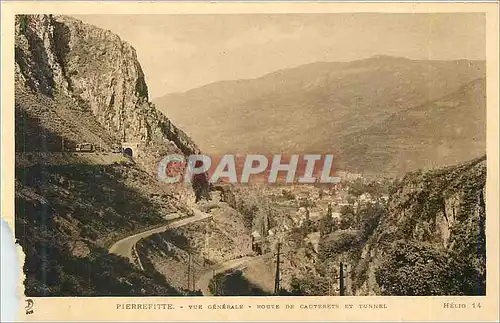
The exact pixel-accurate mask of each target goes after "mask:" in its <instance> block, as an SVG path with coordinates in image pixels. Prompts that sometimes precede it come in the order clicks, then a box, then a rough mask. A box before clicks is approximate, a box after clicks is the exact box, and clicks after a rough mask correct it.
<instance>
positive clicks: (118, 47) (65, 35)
mask: <svg viewBox="0 0 500 323" xmlns="http://www.w3.org/2000/svg"><path fill="white" fill-rule="evenodd" d="M15 50H16V81H17V82H18V83H19V84H20V85H21V86H27V87H29V88H30V89H31V90H33V91H37V92H40V93H42V94H44V95H47V96H54V95H58V94H65V95H67V96H69V97H71V98H72V99H73V100H74V101H75V103H76V105H77V106H78V107H79V108H80V109H88V110H89V111H91V112H92V114H93V115H94V117H95V119H96V120H97V121H98V122H99V123H100V124H101V125H102V126H103V127H104V128H105V129H106V130H107V131H108V132H109V133H110V134H112V135H113V136H114V137H115V140H116V141H117V142H119V141H128V142H138V143H140V144H141V147H142V148H144V149H145V151H148V152H149V151H156V152H157V151H159V150H161V146H166V147H169V146H171V145H172V143H173V144H174V145H175V146H176V147H177V148H178V149H179V150H180V151H182V152H183V153H184V154H190V153H195V152H198V149H197V147H196V145H195V144H194V143H193V142H192V141H191V140H190V138H189V137H188V136H187V135H186V134H185V133H184V132H182V131H181V130H180V129H178V128H177V127H175V126H174V125H173V124H172V123H171V122H170V120H168V119H167V118H166V117H164V116H163V115H162V114H161V113H159V112H157V110H156V109H155V107H154V105H152V104H151V103H150V102H148V91H147V86H146V83H145V80H144V74H143V72H142V69H141V66H140V64H139V62H138V61H137V55H136V52H135V50H134V48H133V47H132V46H130V45H129V44H127V43H126V42H124V41H122V40H121V39H120V38H119V37H118V36H117V35H115V34H113V33H111V32H110V31H106V30H103V29H100V28H97V27H94V26H90V25H87V24H84V23H82V22H81V21H79V20H76V19H73V18H70V17H64V16H57V17H53V16H48V15H20V16H18V17H17V19H16V46H15ZM152 147H154V149H148V148H152ZM143 157H144V155H143Z"/></svg>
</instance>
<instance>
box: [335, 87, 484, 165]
mask: <svg viewBox="0 0 500 323" xmlns="http://www.w3.org/2000/svg"><path fill="white" fill-rule="evenodd" d="M341 146H342V149H341V152H340V156H341V157H342V159H343V161H345V162H346V163H347V162H348V163H349V164H348V165H346V166H351V167H356V168H357V169H361V170H363V171H364V172H370V173H377V171H381V170H383V171H384V172H385V173H397V174H403V173H404V172H406V171H410V170H413V169H417V168H435V167H439V166H441V165H450V164H454V163H456V162H458V161H464V160H469V159H472V158H476V157H478V156H481V155H483V154H485V151H486V80H485V79H484V78H480V79H477V80H474V81H472V82H470V83H468V84H466V85H464V86H463V87H461V88H459V89H458V90H457V91H455V92H453V93H451V94H449V95H446V96H444V97H442V98H440V99H438V100H435V101H432V102H428V103H425V104H422V105H419V106H416V107H412V108H409V109H406V110H403V111H400V112H396V113H394V114H392V115H391V116H389V117H388V118H386V119H384V120H383V121H381V122H379V123H375V124H374V125H372V126H370V127H369V128H367V129H363V130H361V131H359V132H357V133H355V134H353V135H351V136H346V137H344V138H343V140H342V145H341Z"/></svg>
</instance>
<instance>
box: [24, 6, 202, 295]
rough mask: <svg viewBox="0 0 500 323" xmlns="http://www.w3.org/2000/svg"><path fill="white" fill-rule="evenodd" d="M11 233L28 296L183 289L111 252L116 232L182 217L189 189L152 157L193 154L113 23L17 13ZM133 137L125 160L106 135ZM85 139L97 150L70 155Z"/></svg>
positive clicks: (120, 234) (112, 138) (120, 139)
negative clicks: (165, 179)
mask: <svg viewBox="0 0 500 323" xmlns="http://www.w3.org/2000/svg"><path fill="white" fill-rule="evenodd" d="M15 117H16V120H15V122H16V125H15V131H16V136H15V140H16V192H15V193H16V196H15V203H16V208H15V211H16V214H15V218H16V230H15V234H16V239H17V242H18V243H19V244H20V245H21V246H22V248H23V250H24V253H25V255H26V259H25V263H24V273H25V276H26V278H25V281H24V286H25V294H26V295H28V296H95V295H108V296H109V295H114V296H137V295H179V293H182V292H180V291H179V290H177V289H175V288H173V287H172V286H171V285H170V284H169V283H168V282H167V280H166V279H165V277H164V276H162V275H161V274H159V273H157V272H144V271H141V270H140V269H139V268H136V267H135V266H134V265H132V264H130V263H129V262H128V260H127V259H124V258H122V257H119V256H117V255H113V254H109V253H108V250H107V249H108V248H109V246H110V245H111V244H112V243H114V242H116V241H117V240H119V239H121V238H124V237H126V236H129V235H132V234H134V233H137V232H141V231H144V230H147V229H149V228H153V227H158V226H164V225H166V223H167V219H168V218H169V216H170V215H171V214H174V215H176V216H189V215H190V214H191V213H192V211H191V209H190V207H189V206H188V203H189V202H190V200H191V199H192V198H193V195H194V194H192V193H193V192H192V190H191V189H190V188H185V187H184V186H183V187H174V185H166V184H164V183H161V182H159V181H158V180H157V179H156V178H155V174H154V172H151V171H152V170H153V169H154V166H156V162H157V161H158V157H159V156H160V155H162V154H164V153H169V152H175V153H184V154H191V153H194V152H198V149H197V148H196V145H195V144H194V143H193V142H192V141H191V140H190V139H189V137H188V136H187V135H186V134H184V133H183V132H182V131H181V130H179V129H178V128H177V127H175V126H174V125H173V124H172V123H171V122H170V121H169V120H168V119H167V118H166V117H165V116H163V115H162V114H160V113H158V112H157V111H156V109H155V107H154V106H153V105H152V104H151V103H150V102H149V101H148V93H147V86H146V83H145V80H144V75H143V73H142V70H141V67H140V64H139V63H138V61H137V57H136V54H135V50H134V49H133V48H132V47H131V46H130V45H129V44H127V43H125V42H123V41H121V40H120V38H119V37H118V36H116V35H114V34H112V33H111V32H109V31H105V30H102V29H99V28H96V27H93V26H90V25H86V24H84V23H82V22H80V21H78V20H75V19H72V18H69V17H62V16H57V17H54V16H50V15H19V16H17V17H16V31H15ZM123 141H127V142H132V143H136V144H138V148H139V149H138V151H134V154H133V159H132V160H130V159H129V158H126V157H124V156H122V155H121V154H118V153H113V152H112V151H111V148H112V146H113V145H114V144H119V143H120V142H123ZM83 142H89V143H92V144H94V145H96V147H99V148H100V149H96V151H94V152H88V153H75V152H74V150H73V149H70V147H74V145H75V144H77V143H83Z"/></svg>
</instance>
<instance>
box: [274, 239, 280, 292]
mask: <svg viewBox="0 0 500 323" xmlns="http://www.w3.org/2000/svg"><path fill="white" fill-rule="evenodd" d="M277 246H278V250H277V253H276V275H275V277H274V295H279V292H280V251H281V250H280V249H281V242H278V245H277Z"/></svg>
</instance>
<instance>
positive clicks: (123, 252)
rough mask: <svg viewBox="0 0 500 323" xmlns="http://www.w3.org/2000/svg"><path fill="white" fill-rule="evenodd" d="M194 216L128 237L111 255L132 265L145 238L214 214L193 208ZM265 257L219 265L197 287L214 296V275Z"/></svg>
mask: <svg viewBox="0 0 500 323" xmlns="http://www.w3.org/2000/svg"><path fill="white" fill-rule="evenodd" d="M193 211H194V215H193V216H191V217H188V218H182V219H180V220H176V221H174V222H170V223H169V224H167V225H165V226H162V227H159V228H155V229H151V230H147V231H144V232H140V233H137V234H134V235H131V236H128V237H126V238H123V239H121V240H119V241H117V242H116V243H114V244H113V245H112V246H111V247H110V248H109V253H114V254H117V255H119V256H122V257H126V258H128V259H129V261H130V262H131V263H134V249H135V246H136V244H137V242H138V241H139V240H141V239H143V238H147V237H149V236H151V235H153V234H155V233H161V232H165V231H166V230H169V229H175V228H179V227H182V226H184V225H187V224H190V223H193V222H196V221H201V220H204V219H206V218H209V217H211V216H212V214H209V213H205V212H202V211H200V210H198V209H195V208H193ZM263 256H264V255H260V256H256V257H250V256H247V257H242V258H237V259H232V260H229V261H227V262H224V263H222V264H220V265H218V266H217V267H216V268H215V269H211V270H209V271H207V272H205V273H204V274H203V275H202V276H201V277H200V278H199V279H198V281H197V284H196V286H198V288H199V289H200V290H201V291H202V293H203V296H212V293H211V292H210V289H209V288H208V285H209V283H210V280H211V279H212V277H213V275H214V273H215V274H218V273H221V272H224V271H226V270H229V269H242V268H243V267H244V266H245V265H248V264H249V263H251V262H252V261H256V260H258V259H260V258H262V257H263ZM137 262H138V265H139V267H140V268H141V269H143V270H144V268H143V267H142V264H141V260H140V258H138V259H137Z"/></svg>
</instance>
